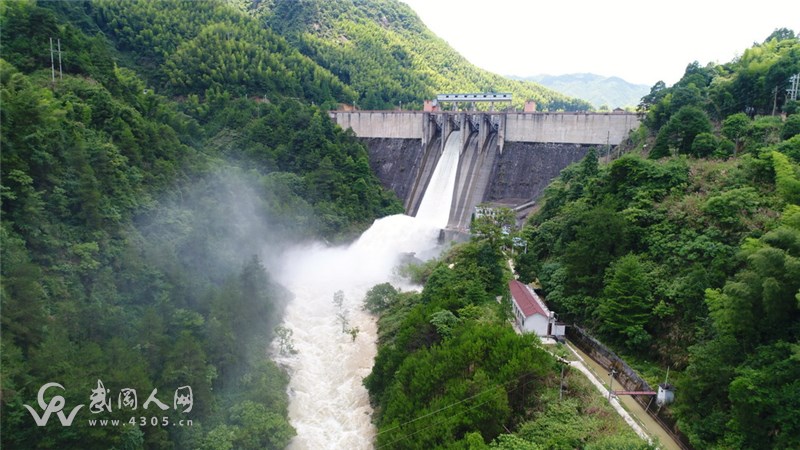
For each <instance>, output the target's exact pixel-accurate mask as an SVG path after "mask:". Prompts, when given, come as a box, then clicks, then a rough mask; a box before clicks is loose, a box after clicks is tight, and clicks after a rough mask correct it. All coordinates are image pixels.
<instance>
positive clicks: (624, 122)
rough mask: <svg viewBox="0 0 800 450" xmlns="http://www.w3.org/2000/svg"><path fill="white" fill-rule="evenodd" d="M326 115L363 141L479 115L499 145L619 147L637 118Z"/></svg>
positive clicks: (422, 134) (413, 133)
mask: <svg viewBox="0 0 800 450" xmlns="http://www.w3.org/2000/svg"><path fill="white" fill-rule="evenodd" d="M330 116H331V118H332V119H333V120H334V121H336V123H338V124H339V125H340V126H341V127H342V128H343V129H348V128H351V129H352V130H353V132H355V134H356V135H357V136H359V137H363V138H394V139H426V135H427V134H428V133H429V131H428V130H429V127H430V126H431V125H432V124H433V125H436V124H439V126H440V124H441V123H443V121H444V120H452V119H454V118H456V117H463V116H466V117H470V118H472V117H476V116H484V117H488V118H489V120H488V122H489V123H497V124H499V129H498V130H497V131H498V135H499V136H500V139H501V140H503V141H511V142H542V143H557V144H585V145H611V146H616V145H619V144H620V143H621V142H622V141H623V140H624V139H625V138H627V136H628V135H629V134H630V132H631V131H632V130H635V129H636V128H638V127H639V124H640V120H639V117H638V116H637V115H636V114H634V113H619V112H615V113H596V112H533V113H524V112H460V111H437V112H423V111H331V112H330ZM498 119H499V120H498ZM475 123H478V122H477V121H475ZM500 147H501V148H502V143H500Z"/></svg>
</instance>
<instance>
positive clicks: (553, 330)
mask: <svg viewBox="0 0 800 450" xmlns="http://www.w3.org/2000/svg"><path fill="white" fill-rule="evenodd" d="M508 288H509V290H510V291H511V307H512V309H513V311H514V320H515V321H516V323H517V326H519V329H520V330H521V331H522V332H523V333H536V334H537V335H538V336H540V337H544V336H555V337H560V336H564V332H565V325H564V324H563V323H560V322H557V321H556V314H555V313H554V312H553V311H550V310H549V309H548V308H547V305H545V304H544V302H543V301H542V299H541V298H539V295H537V294H536V292H534V290H533V289H531V288H530V286H527V285H525V284H523V283H521V282H519V281H517V280H511V281H509V282H508Z"/></svg>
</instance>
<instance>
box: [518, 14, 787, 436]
mask: <svg viewBox="0 0 800 450" xmlns="http://www.w3.org/2000/svg"><path fill="white" fill-rule="evenodd" d="M798 73H800V41H798V38H797V37H796V35H795V34H794V32H792V31H790V30H786V29H780V30H776V32H775V33H773V35H771V36H770V37H769V38H768V39H767V40H765V41H764V42H763V43H761V44H758V45H754V46H753V47H752V48H750V49H747V50H746V51H744V53H743V54H742V56H741V57H739V58H738V59H736V60H735V61H732V62H730V63H728V64H724V65H713V64H710V65H707V66H705V67H702V66H700V65H699V64H697V63H693V64H690V65H689V66H688V67H687V69H686V73H685V74H684V76H683V78H682V79H681V80H680V81H679V82H678V83H676V84H675V85H674V86H672V87H666V86H664V85H663V83H659V84H657V85H656V86H654V87H653V89H652V90H651V92H650V94H649V95H647V96H646V97H644V98H643V99H642V102H641V104H640V105H639V108H640V111H641V112H642V114H643V115H644V125H645V126H644V127H643V128H642V129H641V130H639V133H638V135H637V136H635V137H634V147H635V149H634V151H631V152H630V153H629V154H627V155H624V156H622V157H621V158H619V159H616V160H614V161H613V162H611V163H610V164H603V165H601V164H598V160H597V156H596V154H594V153H591V154H590V155H589V156H588V157H587V158H586V159H585V160H584V161H583V162H581V163H580V164H578V165H575V166H572V167H570V168H568V169H567V170H565V171H564V172H562V174H561V176H560V177H559V178H558V180H556V181H555V182H554V183H553V184H552V185H551V186H550V187H549V188H548V190H547V193H546V199H545V202H544V205H543V206H542V208H541V210H540V211H539V212H538V213H537V214H536V215H534V216H533V217H532V218H531V219H530V221H529V223H528V224H527V225H526V227H525V228H524V230H523V235H524V237H525V238H526V240H527V241H528V252H527V254H525V255H524V257H522V258H520V261H519V272H520V276H521V278H522V279H524V280H525V281H534V280H535V281H537V282H538V283H539V284H540V285H541V287H542V290H543V291H544V293H545V294H546V295H547V299H548V301H549V302H550V303H551V304H552V305H554V307H555V309H556V310H557V311H559V313H560V314H561V317H562V318H568V319H570V320H572V321H575V322H576V323H579V324H581V325H582V326H584V327H587V328H589V329H591V330H592V331H593V332H594V333H596V334H597V335H598V336H599V337H600V338H601V339H603V340H604V341H605V342H607V343H608V344H610V345H611V346H612V347H614V348H615V349H616V350H618V351H619V352H620V353H622V354H623V355H625V356H626V357H627V358H629V360H630V361H635V365H637V366H638V367H639V369H641V370H644V371H645V373H646V374H647V375H648V376H650V377H651V380H652V381H653V382H654V383H656V382H661V381H663V377H664V371H665V370H666V369H667V368H668V367H669V368H671V369H672V371H670V378H671V379H672V380H677V384H678V391H677V403H676V404H675V405H674V408H673V413H674V414H675V415H676V417H677V419H678V425H679V427H680V429H681V431H683V432H684V433H686V434H687V435H688V436H689V438H690V439H691V441H692V443H693V444H694V445H695V446H696V447H697V448H739V449H765V448H776V449H778V448H780V449H783V448H797V447H800V440H799V439H800V424H799V423H798V421H797V418H798V417H800V403H799V402H798V400H797V398H798V396H797V394H798V393H800V381H798V380H800V342H799V340H800V114H799V113H798V111H800V108H798V106H800V103H798V102H797V101H796V100H792V99H791V98H789V97H788V96H789V95H790V94H789V93H787V89H788V88H789V87H790V86H791V84H790V77H792V76H793V75H795V74H798ZM795 76H796V75H795Z"/></svg>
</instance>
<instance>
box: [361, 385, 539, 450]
mask: <svg viewBox="0 0 800 450" xmlns="http://www.w3.org/2000/svg"><path fill="white" fill-rule="evenodd" d="M528 375H530V373H524V374H522V375H520V376H519V377H517V378H515V379H513V380H509V381H506V382H505V383H502V384H499V385H497V386H494V387H492V388H489V389H486V390H484V391H482V392H479V393H477V394H475V395H473V396H471V397H468V398H465V399H462V400H459V401H457V402H455V403H451V404H449V405H446V406H443V407H441V408H439V409H437V410H436V411H433V412H430V413H428V414H425V415H423V416H420V417H417V418H414V419H411V420H409V421H407V422H403V423H401V424H400V425H397V426H395V427H393V428H389V429H387V430H383V431H380V432H378V433H377V434H376V435H380V434H382V433H386V432H388V431H392V430H396V429H398V428H400V427H403V426H405V425H408V424H410V423H413V422H416V421H418V420H421V419H424V418H426V417H430V416H432V415H434V414H437V413H439V412H442V411H444V410H445V409H449V408H451V407H453V406H456V405H459V404H461V403H464V402H466V401H468V400H472V399H473V398H475V397H478V396H481V395H483V394H485V393H487V392H491V391H494V390H497V389H499V388H501V387H505V386H506V385H508V384H511V383H513V382H518V381H519V380H520V379H522V378H523V377H526V376H528ZM535 381H536V380H535V379H534V380H531V381H529V382H527V383H525V384H523V385H518V386H516V387H514V388H513V389H511V390H509V391H508V393H511V392H514V391H516V390H517V389H519V388H520V387H526V386H528V385H530V384H532V383H534V382H535ZM489 401H491V399H489V400H486V401H484V402H482V403H479V404H477V405H474V406H471V407H469V408H468V409H466V410H464V411H461V412H458V413H456V414H454V415H452V416H450V417H455V416H459V415H461V414H464V413H466V412H469V411H472V410H473V409H475V408H478V407H479V406H483V405H485V404H486V403H489ZM440 423H441V421H436V422H434V423H432V424H430V425H428V426H427V427H425V428H422V429H420V430H417V431H415V432H413V433H410V434H403V436H402V437H401V438H399V439H396V440H394V441H392V442H389V443H386V444H383V445H381V446H379V447H377V448H384V447H386V446H389V445H394V444H396V443H398V442H400V441H402V440H404V439H406V438H409V437H411V436H413V435H415V434H418V433H421V432H423V431H425V430H427V429H430V428H432V427H434V426H436V425H439V424H440Z"/></svg>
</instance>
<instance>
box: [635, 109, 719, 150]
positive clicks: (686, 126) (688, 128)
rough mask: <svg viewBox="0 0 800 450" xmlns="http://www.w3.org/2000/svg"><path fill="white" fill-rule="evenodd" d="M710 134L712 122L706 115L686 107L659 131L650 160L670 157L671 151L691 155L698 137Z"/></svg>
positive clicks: (699, 110)
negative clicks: (702, 134)
mask: <svg viewBox="0 0 800 450" xmlns="http://www.w3.org/2000/svg"><path fill="white" fill-rule="evenodd" d="M710 132H711V122H710V121H709V119H708V116H707V115H706V113H705V112H703V110H701V109H700V108H698V107H696V106H684V107H682V108H681V109H679V110H678V112H676V113H675V114H674V115H673V116H672V117H670V119H669V122H667V124H666V125H664V127H662V128H661V130H659V132H658V136H657V137H656V143H655V145H654V146H653V150H652V151H651V152H650V158H652V159H658V158H662V157H664V156H668V155H669V154H670V150H671V149H675V150H676V151H677V153H679V154H690V153H691V150H692V144H693V143H694V140H695V138H696V137H697V135H699V134H701V133H710Z"/></svg>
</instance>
